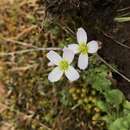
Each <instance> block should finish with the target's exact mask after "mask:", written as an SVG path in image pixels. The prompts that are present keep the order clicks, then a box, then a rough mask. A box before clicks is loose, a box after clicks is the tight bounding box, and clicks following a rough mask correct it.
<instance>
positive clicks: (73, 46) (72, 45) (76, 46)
mask: <svg viewBox="0 0 130 130" xmlns="http://www.w3.org/2000/svg"><path fill="white" fill-rule="evenodd" d="M68 48H69V49H71V50H72V51H73V52H74V53H75V54H76V53H78V52H79V50H78V48H79V46H78V45H77V44H70V45H68Z"/></svg>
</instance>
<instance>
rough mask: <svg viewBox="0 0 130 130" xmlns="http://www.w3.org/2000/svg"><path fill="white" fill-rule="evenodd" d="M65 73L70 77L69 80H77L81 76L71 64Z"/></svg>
mask: <svg viewBox="0 0 130 130" xmlns="http://www.w3.org/2000/svg"><path fill="white" fill-rule="evenodd" d="M65 75H66V77H67V78H68V80H70V81H75V80H77V79H78V78H79V73H78V72H77V70H76V69H75V68H74V67H72V66H69V68H68V70H67V71H65Z"/></svg>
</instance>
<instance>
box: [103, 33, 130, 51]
mask: <svg viewBox="0 0 130 130" xmlns="http://www.w3.org/2000/svg"><path fill="white" fill-rule="evenodd" d="M102 33H103V35H104V36H106V37H107V38H110V39H111V40H113V41H114V42H115V43H117V44H118V45H120V46H122V47H125V48H127V49H130V47H129V46H127V45H124V44H123V43H121V42H119V41H117V40H115V39H113V38H112V37H111V36H109V35H108V34H106V33H105V32H103V31H102Z"/></svg>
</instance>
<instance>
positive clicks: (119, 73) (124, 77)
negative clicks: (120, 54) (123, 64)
mask: <svg viewBox="0 0 130 130" xmlns="http://www.w3.org/2000/svg"><path fill="white" fill-rule="evenodd" d="M97 56H98V58H99V59H100V60H101V61H102V62H103V63H104V64H105V65H107V66H108V67H109V68H110V69H112V70H113V71H114V72H115V73H117V74H118V75H120V76H121V77H122V78H123V79H125V80H126V81H128V82H129V83H130V79H129V78H128V77H126V76H125V75H123V74H122V73H121V72H119V71H118V70H116V69H115V68H113V67H112V66H111V65H110V64H109V63H107V62H106V61H105V60H104V59H103V58H102V57H101V56H99V55H98V54H97Z"/></svg>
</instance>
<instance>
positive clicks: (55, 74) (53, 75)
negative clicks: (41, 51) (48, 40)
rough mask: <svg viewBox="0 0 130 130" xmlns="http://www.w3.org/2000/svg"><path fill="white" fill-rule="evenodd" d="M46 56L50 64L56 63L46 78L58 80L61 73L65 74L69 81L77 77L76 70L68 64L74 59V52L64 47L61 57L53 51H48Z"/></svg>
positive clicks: (52, 80) (53, 80)
mask: <svg viewBox="0 0 130 130" xmlns="http://www.w3.org/2000/svg"><path fill="white" fill-rule="evenodd" d="M47 58H48V59H49V60H50V62H51V64H55V65H56V67H55V68H54V69H53V70H52V72H50V73H49V75H48V79H49V80H50V81H51V82H56V81H58V80H59V79H60V78H61V77H62V75H63V74H65V75H66V77H67V78H68V79H69V80H70V81H74V80H77V79H78V78H79V73H78V72H77V70H76V69H74V67H73V66H71V65H70V64H71V63H72V61H73V59H74V53H73V51H72V50H70V49H67V48H64V50H63V58H62V57H61V56H60V55H59V54H57V53H56V52H55V51H50V52H49V53H48V54H47Z"/></svg>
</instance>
